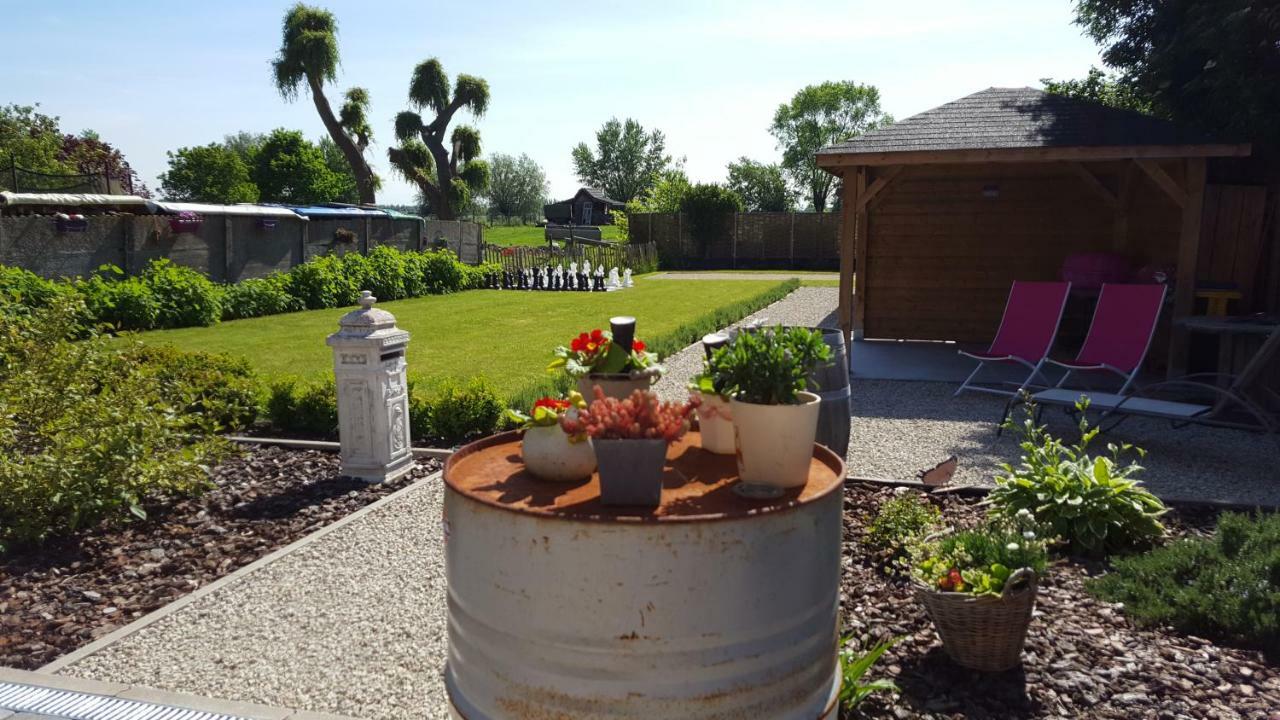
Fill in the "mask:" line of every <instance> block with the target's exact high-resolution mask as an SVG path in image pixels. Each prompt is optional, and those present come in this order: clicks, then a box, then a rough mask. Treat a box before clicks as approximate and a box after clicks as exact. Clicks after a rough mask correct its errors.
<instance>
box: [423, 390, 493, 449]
mask: <svg viewBox="0 0 1280 720" xmlns="http://www.w3.org/2000/svg"><path fill="white" fill-rule="evenodd" d="M414 404H416V405H417V406H418V408H419V413H422V412H425V413H426V417H425V418H421V417H420V418H419V419H418V420H417V422H416V423H415V422H414V418H413V417H412V415H413V413H412V411H411V412H410V427H411V428H412V427H414V426H415V425H416V426H417V427H418V428H420V429H427V430H429V432H428V433H424V434H423V435H421V436H419V437H422V438H424V439H425V438H426V437H432V438H439V439H441V440H444V441H445V442H448V443H458V442H462V441H463V440H467V439H468V438H472V437H476V436H479V435H487V434H489V433H492V432H493V431H494V430H495V429H497V427H498V424H499V423H500V422H501V421H502V416H503V412H504V411H505V409H506V408H505V407H504V406H503V403H502V401H501V400H499V399H498V396H497V395H496V394H495V393H494V392H493V388H492V387H490V385H489V383H488V382H486V381H485V380H484V378H481V377H475V378H472V379H471V380H470V381H469V382H467V383H466V384H465V385H464V384H461V383H458V382H456V381H452V380H447V381H445V382H443V383H442V384H441V385H439V386H438V387H437V388H435V389H434V391H432V392H430V393H429V394H427V395H426V400H418V401H416V402H415V403H414ZM411 410H412V408H411Z"/></svg>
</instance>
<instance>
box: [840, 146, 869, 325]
mask: <svg viewBox="0 0 1280 720" xmlns="http://www.w3.org/2000/svg"><path fill="white" fill-rule="evenodd" d="M862 172H863V170H862V168H861V167H851V168H846V169H845V171H844V183H843V185H842V188H843V193H844V196H843V198H842V199H841V206H840V213H841V222H840V302H839V304H838V308H839V317H840V329H841V330H843V331H844V342H845V347H850V342H851V341H852V336H853V331H854V327H855V325H854V304H855V302H856V303H857V305H859V306H861V304H862V303H861V300H860V299H858V298H856V297H855V295H854V292H855V285H854V282H853V272H854V259H855V258H854V254H855V253H856V252H857V248H856V241H855V235H856V234H857V227H856V220H855V218H854V210H855V208H856V207H857V205H858V180H857V179H858V178H859V177H864V176H863V175H862ZM864 179H865V178H864ZM861 286H862V283H857V287H858V288H860V287H861ZM859 329H860V328H859Z"/></svg>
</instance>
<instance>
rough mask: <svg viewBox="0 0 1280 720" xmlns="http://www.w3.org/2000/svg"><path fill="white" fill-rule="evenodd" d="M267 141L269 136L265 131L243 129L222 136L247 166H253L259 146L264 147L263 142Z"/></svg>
mask: <svg viewBox="0 0 1280 720" xmlns="http://www.w3.org/2000/svg"><path fill="white" fill-rule="evenodd" d="M266 141H267V136H266V135H264V134H263V133H255V132H249V131H247V130H241V131H240V132H238V133H234V134H232V135H227V136H224V137H223V138H222V144H223V145H224V146H226V148H227V149H228V150H230V151H232V152H234V153H235V154H236V155H238V156H240V160H241V161H242V162H244V164H245V167H250V168H251V167H253V158H254V155H255V154H256V153H257V152H258V148H260V147H262V143H264V142H266Z"/></svg>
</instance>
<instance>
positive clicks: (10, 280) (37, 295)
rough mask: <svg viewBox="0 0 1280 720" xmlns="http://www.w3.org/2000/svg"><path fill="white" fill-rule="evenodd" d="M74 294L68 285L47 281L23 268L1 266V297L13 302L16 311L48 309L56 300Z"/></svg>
mask: <svg viewBox="0 0 1280 720" xmlns="http://www.w3.org/2000/svg"><path fill="white" fill-rule="evenodd" d="M73 293H74V290H73V288H72V287H71V286H69V285H68V284H66V283H59V282H55V281H53V280H46V279H44V278H42V277H40V276H39V275H36V274H35V273H33V272H30V271H28V270H24V269H22V268H16V267H5V266H3V265H0V296H4V297H7V298H9V299H10V300H11V301H13V307H14V308H15V309H16V308H17V307H21V308H24V309H26V310H31V309H35V308H43V307H48V306H49V305H50V304H52V303H53V302H54V301H55V300H58V299H60V298H62V297H65V296H66V295H68V294H73Z"/></svg>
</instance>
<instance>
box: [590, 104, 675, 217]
mask: <svg viewBox="0 0 1280 720" xmlns="http://www.w3.org/2000/svg"><path fill="white" fill-rule="evenodd" d="M666 147H667V138H666V136H665V135H663V134H662V131H661V130H650V131H648V132H646V131H645V129H644V127H643V126H642V125H640V123H638V122H636V121H635V120H632V119H631V118H627V120H626V122H621V121H619V120H618V118H611V119H610V120H609V121H608V122H606V123H605V124H604V125H603V126H601V127H600V129H599V130H598V131H596V149H595V151H594V152H593V151H592V150H591V148H590V147H588V146H587V144H586V143H578V145H577V147H575V148H574V149H573V170H574V172H575V173H576V174H577V176H578V180H579V181H581V182H582V183H584V184H586V185H590V186H592V187H598V188H600V189H602V190H604V194H605V195H608V196H609V197H611V198H613V199H614V200H619V201H621V202H630V201H631V200H634V199H635V198H637V197H640V196H641V195H643V194H644V193H645V192H646V191H648V190H649V188H651V187H653V185H654V183H656V182H657V181H658V179H659V176H660V175H661V173H662V171H664V170H667V169H668V168H669V167H671V156H670V155H667V154H666Z"/></svg>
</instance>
